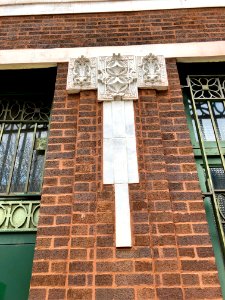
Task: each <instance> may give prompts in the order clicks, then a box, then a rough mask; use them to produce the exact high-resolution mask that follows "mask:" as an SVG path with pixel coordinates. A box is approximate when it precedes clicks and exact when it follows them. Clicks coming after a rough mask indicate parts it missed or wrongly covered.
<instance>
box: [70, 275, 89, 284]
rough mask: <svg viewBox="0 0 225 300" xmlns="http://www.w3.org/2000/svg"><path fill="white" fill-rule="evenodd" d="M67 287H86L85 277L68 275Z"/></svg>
mask: <svg viewBox="0 0 225 300" xmlns="http://www.w3.org/2000/svg"><path fill="white" fill-rule="evenodd" d="M68 281H69V285H70V286H76V287H77V286H84V285H86V276H85V275H73V276H72V275H70V276H69V280H68Z"/></svg>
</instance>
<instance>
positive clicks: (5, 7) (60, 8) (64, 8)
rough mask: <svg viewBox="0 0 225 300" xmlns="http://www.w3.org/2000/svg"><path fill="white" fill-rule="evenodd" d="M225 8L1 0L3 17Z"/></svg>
mask: <svg viewBox="0 0 225 300" xmlns="http://www.w3.org/2000/svg"><path fill="white" fill-rule="evenodd" d="M200 7H225V3H224V0H214V1H212V0H199V1H196V0H94V1H90V0H78V1H77V0H1V2H0V16H18V15H42V14H78V13H94V12H96V13H97V12H123V11H144V10H159V9H181V8H200Z"/></svg>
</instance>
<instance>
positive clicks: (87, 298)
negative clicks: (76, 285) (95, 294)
mask: <svg viewBox="0 0 225 300" xmlns="http://www.w3.org/2000/svg"><path fill="white" fill-rule="evenodd" d="M67 299H68V300H92V299H93V298H92V290H91V289H87V288H84V289H72V288H70V289H68V292H67Z"/></svg>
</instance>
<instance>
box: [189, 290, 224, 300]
mask: <svg viewBox="0 0 225 300" xmlns="http://www.w3.org/2000/svg"><path fill="white" fill-rule="evenodd" d="M184 292H185V297H186V299H193V298H194V299H218V298H221V290H220V287H216V288H213V287H207V288H203V289H201V288H192V289H191V288H186V289H184Z"/></svg>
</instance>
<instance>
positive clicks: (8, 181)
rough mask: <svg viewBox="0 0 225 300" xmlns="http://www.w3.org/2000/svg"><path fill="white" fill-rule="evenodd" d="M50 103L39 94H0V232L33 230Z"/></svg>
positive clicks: (36, 217) (38, 197)
mask: <svg viewBox="0 0 225 300" xmlns="http://www.w3.org/2000/svg"><path fill="white" fill-rule="evenodd" d="M40 98H41V99H42V100H40ZM50 105H51V104H50V103H49V100H48V101H47V99H45V96H43V95H42V96H37V95H22V96H13V95H11V96H9V95H8V96H7V97H5V96H0V166H1V169H0V231H15V230H17V231H21V230H22V231H24V230H26V231H34V230H36V226H37V219H38V211H39V200H37V199H40V192H41V186H42V174H43V169H44V161H45V150H46V146H47V134H48V124H49V118H50ZM26 196H27V197H26ZM32 199H33V200H32Z"/></svg>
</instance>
